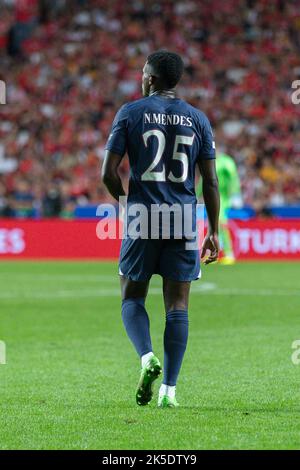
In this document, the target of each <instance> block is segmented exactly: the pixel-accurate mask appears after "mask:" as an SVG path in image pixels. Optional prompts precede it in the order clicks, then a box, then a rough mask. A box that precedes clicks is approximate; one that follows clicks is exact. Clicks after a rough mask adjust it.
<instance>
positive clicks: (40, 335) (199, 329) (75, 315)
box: [0, 262, 300, 450]
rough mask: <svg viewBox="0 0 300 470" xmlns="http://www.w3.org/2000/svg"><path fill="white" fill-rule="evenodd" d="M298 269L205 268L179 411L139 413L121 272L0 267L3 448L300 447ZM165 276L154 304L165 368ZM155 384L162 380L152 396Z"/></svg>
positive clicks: (104, 266)
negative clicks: (296, 345)
mask: <svg viewBox="0 0 300 470" xmlns="http://www.w3.org/2000/svg"><path fill="white" fill-rule="evenodd" d="M299 269H300V268H299V264H297V263H257V264H256V263H244V264H243V263H240V264H237V265H236V266H231V267H229V266H228V267H225V266H219V265H212V266H208V267H204V268H203V277H202V280H201V281H200V282H195V283H193V288H192V295H191V302H190V309H189V314H190V337H189V345H188V349H187V353H186V356H185V361H184V365H183V368H182V372H181V376H180V380H179V382H178V386H177V398H178V401H179V403H180V405H181V407H180V408H179V409H176V410H160V409H157V408H156V399H155V400H153V402H152V403H151V404H150V405H149V406H147V407H145V408H139V407H137V406H136V404H135V400H134V395H135V387H136V383H137V381H138V377H139V367H140V365H139V360H138V359H137V357H136V355H135V352H134V350H133V347H132V345H131V344H130V343H129V341H128V339H127V337H126V335H125V332H124V330H123V326H122V322H121V315H120V298H119V285H118V277H117V274H116V273H117V266H116V264H114V263H79V262H78V263H77V262H76V263H75V262H70V263H66V262H48V263H33V262H1V264H0V340H2V341H5V343H6V348H7V364H6V365H0V390H1V400H0V448H1V449H154V450H156V449H171V450H174V449H175V450H176V449H177V450H179V449H299V448H300V406H299V378H300V365H299V366H297V365H294V364H293V363H292V360H291V356H292V352H293V350H292V342H293V341H294V340H296V339H300V328H299V325H300V323H299V312H300V290H299ZM160 286H161V280H160V278H159V277H154V278H153V280H152V287H151V290H150V294H149V297H148V301H147V308H148V311H149V314H150V320H151V329H152V337H153V343H154V348H155V352H156V354H157V355H158V356H159V357H160V358H161V359H162V358H163V355H162V335H163V328H164V313H163V304H162V299H161V296H160ZM157 389H158V384H157V385H156V391H157Z"/></svg>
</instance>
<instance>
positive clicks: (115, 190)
mask: <svg viewBox="0 0 300 470" xmlns="http://www.w3.org/2000/svg"><path fill="white" fill-rule="evenodd" d="M127 122H128V111H127V106H126V105H124V106H122V107H121V108H120V109H119V111H118V112H117V114H116V117H115V119H114V122H113V124H112V129H111V133H110V136H109V138H108V141H107V144H106V147H105V149H106V152H105V157H104V162H103V165H102V181H103V183H104V184H105V186H106V187H107V189H108V191H109V192H110V194H111V195H112V196H113V197H114V198H115V199H116V200H117V201H118V200H119V198H120V197H121V196H125V191H124V188H123V185H122V181H121V178H120V175H119V172H118V167H119V165H120V163H121V160H122V158H123V156H124V154H125V152H126V150H127Z"/></svg>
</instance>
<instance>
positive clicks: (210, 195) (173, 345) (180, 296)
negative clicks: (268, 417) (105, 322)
mask: <svg viewBox="0 0 300 470" xmlns="http://www.w3.org/2000/svg"><path fill="white" fill-rule="evenodd" d="M183 70H184V65H183V61H182V59H181V57H180V56H179V55H177V54H175V53H172V52H168V51H158V52H154V53H153V54H151V55H149V57H148V58H147V61H146V64H145V66H144V68H143V77H142V91H143V96H144V98H142V99H139V100H136V101H133V102H131V103H127V104H125V105H123V106H122V107H121V108H120V110H119V111H118V113H117V114H116V117H115V119H114V122H113V124H112V130H111V134H110V136H109V139H108V142H107V145H106V155H105V159H104V162H103V167H102V178H103V182H104V184H105V185H106V186H107V188H108V190H109V192H110V193H111V194H112V196H113V197H114V198H115V199H116V200H118V199H119V198H120V196H125V191H124V189H123V186H122V182H121V179H120V176H119V174H118V166H119V164H120V162H121V160H122V158H123V156H124V154H125V153H126V152H127V153H128V157H129V164H130V180H129V191H128V198H127V211H129V210H128V207H133V205H134V204H143V205H144V206H145V207H146V208H147V211H149V213H150V212H151V211H152V208H153V207H154V211H155V208H156V209H157V207H160V206H161V205H163V204H165V205H167V206H168V207H171V206H174V205H175V204H176V205H177V207H178V206H179V207H180V208H182V209H183V210H184V208H185V207H192V216H191V219H192V222H193V227H195V222H196V221H195V219H196V210H195V208H196V202H197V200H196V194H195V168H196V165H198V167H199V169H200V172H201V175H202V179H203V197H204V202H205V204H206V209H207V214H208V223H209V227H208V232H207V235H206V236H205V238H204V241H203V244H202V249H201V257H203V258H204V262H205V264H209V263H211V262H213V261H216V260H217V258H218V253H219V242H218V216H219V191H218V179H217V174H216V167H215V144H214V142H213V135H212V130H211V126H210V123H209V121H208V119H207V117H206V116H205V114H203V113H202V112H201V111H199V110H198V109H196V108H194V107H192V106H191V105H189V104H188V103H186V102H185V101H183V100H181V99H179V98H177V97H176V92H175V87H176V85H177V83H178V82H179V80H180V78H181V76H182V73H183ZM174 218H175V215H174ZM125 223H126V224H128V220H126V222H125ZM174 227H175V222H174V220H173V219H172V220H171V218H170V235H171V236H169V238H168V237H164V233H163V230H162V228H161V226H160V228H159V234H158V237H157V236H155V237H152V238H151V236H150V237H148V238H147V237H140V238H136V237H130V236H127V237H126V238H124V239H123V241H122V247H121V253H120V263H119V269H120V270H119V273H120V280H121V293H122V319H123V322H124V326H125V329H126V331H127V334H128V336H129V338H130V340H131V341H132V343H133V345H134V347H135V349H136V351H137V353H138V355H139V356H140V358H141V366H142V370H141V375H140V380H139V382H138V387H137V391H136V402H137V404H138V405H146V404H148V403H149V402H150V401H151V399H152V397H153V382H154V381H155V379H156V378H157V377H158V376H159V375H160V373H161V371H162V368H161V364H160V362H159V360H158V358H157V357H156V356H155V355H154V353H153V348H152V343H151V336H150V327H149V318H148V314H147V311H146V308H145V300H146V296H147V292H148V286H149V281H150V279H151V276H152V275H153V274H155V273H156V274H160V275H161V276H162V278H163V288H162V291H163V298H164V305H165V313H166V325H165V332H164V376H163V383H162V385H161V387H160V391H159V398H158V406H159V407H162V408H173V407H176V406H178V403H177V400H176V397H175V390H176V383H177V379H178V375H179V371H180V368H181V364H182V361H183V356H184V353H185V350H186V345H187V339H188V302H189V292H190V283H191V281H192V280H195V279H198V278H199V277H200V260H199V249H195V248H194V249H187V245H186V243H187V239H189V237H191V236H192V235H191V234H189V233H187V234H186V233H185V232H184V233H183V234H182V236H181V237H179V238H178V237H177V236H175V235H176V234H175V232H174ZM151 228H156V227H153V224H152V227H151ZM151 233H152V232H151ZM191 233H192V232H191ZM172 235H173V236H172Z"/></svg>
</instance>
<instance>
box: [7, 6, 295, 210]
mask: <svg viewBox="0 0 300 470" xmlns="http://www.w3.org/2000/svg"><path fill="white" fill-rule="evenodd" d="M246 3H247V8H245V1H244V0H228V1H226V2H224V1H222V0H201V1H196V0H185V1H178V2H173V1H170V0H163V1H159V2H158V1H155V0H154V1H152V2H148V1H145V0H143V1H142V0H139V1H133V2H124V1H122V0H94V1H93V0H78V1H75V0H74V1H67V0H57V1H53V2H50V1H47V0H42V1H37V0H18V1H17V2H16V1H13V0H0V9H1V16H0V63H1V69H0V70H1V72H0V79H1V80H3V81H5V82H6V84H7V104H6V105H4V106H2V105H1V106H0V215H2V216H7V217H22V218H24V217H40V216H46V217H51V216H54V217H55V216H59V217H62V218H71V217H73V216H74V213H75V211H77V212H78V208H79V209H80V210H81V209H82V208H84V207H90V206H94V205H97V204H98V203H99V202H103V201H110V200H111V199H110V198H109V196H108V195H107V193H106V192H105V190H104V188H103V186H102V185H101V182H100V178H99V172H100V166H101V161H102V159H103V154H104V145H105V142H106V138H107V136H108V133H109V129H110V125H111V122H112V119H113V117H114V114H115V112H116V110H117V108H118V107H119V106H120V105H121V104H123V103H124V102H127V101H130V100H134V99H138V98H139V97H140V96H141V94H140V87H141V84H140V81H141V70H142V67H143V65H144V61H145V57H146V56H147V55H148V54H149V53H150V52H152V51H153V50H156V49H159V48H168V49H171V50H174V51H177V52H179V53H180V54H182V56H183V57H184V61H185V66H186V73H185V77H184V79H183V81H182V83H181V86H180V88H179V90H178V92H179V95H180V96H181V97H183V98H185V99H187V100H188V101H189V102H190V103H191V104H193V105H194V106H196V107H198V108H201V109H202V110H203V111H204V112H205V113H207V115H208V116H209V118H210V120H211V122H212V125H213V127H214V130H215V134H216V142H217V145H219V148H222V149H223V150H225V151H226V152H228V153H229V154H230V155H232V156H233V157H234V159H235V160H236V162H237V164H238V168H239V173H240V176H241V180H242V191H243V195H244V203H245V206H249V207H250V208H251V211H252V212H253V213H256V214H258V215H259V214H266V215H267V214H268V210H269V208H275V209H276V208H277V211H278V208H280V207H282V206H296V205H297V204H298V205H300V105H295V104H293V103H292V100H291V93H292V88H291V84H292V81H293V80H296V79H300V9H299V1H298V0H290V1H289V2H285V1H283V0H277V1H273V2H269V1H267V0H257V1H255V0H248V1H247V2H246ZM208 24H209V29H208V27H207V25H208ZM121 171H122V172H123V174H124V175H126V173H127V171H128V166H127V161H126V159H125V160H124V163H123V164H122V168H121ZM80 210H79V212H80Z"/></svg>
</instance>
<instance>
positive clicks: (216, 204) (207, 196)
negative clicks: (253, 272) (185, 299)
mask: <svg viewBox="0 0 300 470" xmlns="http://www.w3.org/2000/svg"><path fill="white" fill-rule="evenodd" d="M215 158H216V151H215V142H214V140H213V133H212V129H211V126H210V122H209V121H208V119H207V117H206V116H205V118H204V120H203V124H202V148H201V152H200V155H199V157H198V161H197V163H198V168H199V170H200V174H201V176H202V194H203V199H204V204H205V207H206V212H207V219H208V231H207V234H206V236H205V238H204V240H203V243H202V249H201V258H205V256H206V253H207V251H209V252H210V254H209V255H208V256H207V257H206V258H205V260H204V264H209V263H213V262H214V261H216V260H217V259H218V256H219V252H220V246H219V238H218V232H219V213H220V194H219V182H218V176H217V170H216V160H215Z"/></svg>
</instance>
